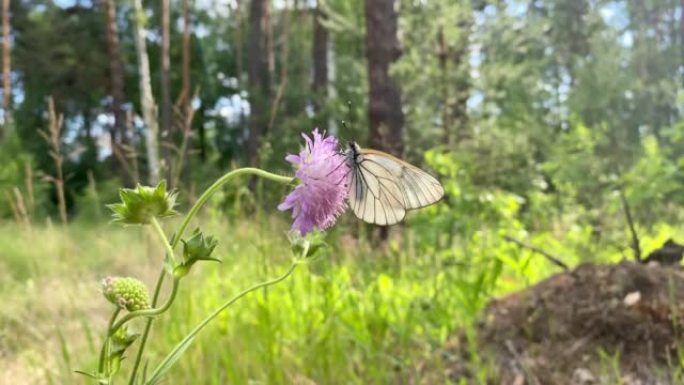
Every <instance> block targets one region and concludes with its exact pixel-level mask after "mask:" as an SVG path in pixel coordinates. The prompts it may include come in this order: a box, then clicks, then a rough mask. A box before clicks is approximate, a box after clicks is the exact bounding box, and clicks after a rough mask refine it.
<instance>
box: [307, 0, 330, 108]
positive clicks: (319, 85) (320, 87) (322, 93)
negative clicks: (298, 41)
mask: <svg viewBox="0 0 684 385" xmlns="http://www.w3.org/2000/svg"><path fill="white" fill-rule="evenodd" d="M321 1H322V0H318V2H317V4H316V9H315V10H314V12H313V82H312V85H311V88H312V90H313V93H314V102H313V105H314V108H315V111H316V113H317V114H320V113H321V107H322V106H323V104H324V102H325V99H326V97H327V96H328V95H327V87H328V30H327V29H325V27H324V26H323V20H325V12H324V11H323V9H322V8H321Z"/></svg>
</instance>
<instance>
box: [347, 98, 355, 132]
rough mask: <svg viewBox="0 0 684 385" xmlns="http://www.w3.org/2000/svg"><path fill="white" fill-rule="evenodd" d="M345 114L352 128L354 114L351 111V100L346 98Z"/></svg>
mask: <svg viewBox="0 0 684 385" xmlns="http://www.w3.org/2000/svg"><path fill="white" fill-rule="evenodd" d="M347 116H348V118H349V123H350V124H351V126H352V128H354V114H353V113H352V102H351V100H347Z"/></svg>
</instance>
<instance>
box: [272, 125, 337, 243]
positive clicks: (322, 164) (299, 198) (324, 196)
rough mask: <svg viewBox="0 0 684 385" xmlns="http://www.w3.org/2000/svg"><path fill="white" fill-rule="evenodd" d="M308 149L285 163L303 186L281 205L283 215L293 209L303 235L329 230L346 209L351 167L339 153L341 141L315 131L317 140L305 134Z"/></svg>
mask: <svg viewBox="0 0 684 385" xmlns="http://www.w3.org/2000/svg"><path fill="white" fill-rule="evenodd" d="M302 136H303V137H304V140H305V141H306V147H305V148H304V149H303V150H302V151H301V152H300V153H299V155H288V156H287V157H286V158H285V159H286V160H287V161H288V162H290V163H292V164H293V165H294V166H295V168H296V170H297V171H296V173H295V176H296V177H297V179H299V181H300V183H299V184H298V185H297V187H295V189H294V190H293V191H292V192H291V193H290V194H288V195H287V197H285V200H284V201H283V202H282V203H281V204H280V205H278V209H279V210H281V211H285V210H289V209H292V217H293V218H294V222H293V223H292V229H293V230H297V231H299V232H300V233H301V234H302V235H303V234H306V233H308V232H310V231H313V229H314V228H318V229H320V230H325V229H327V228H329V227H330V226H332V225H333V224H334V223H335V220H336V219H337V217H338V216H340V214H342V213H343V212H344V210H345V209H346V207H347V205H346V198H347V175H348V174H349V166H348V165H347V162H346V159H345V157H344V156H343V155H342V154H340V153H339V152H338V151H337V138H335V137H334V136H325V134H321V133H319V132H318V129H315V130H314V131H313V135H312V136H313V138H310V137H308V136H306V135H304V134H302Z"/></svg>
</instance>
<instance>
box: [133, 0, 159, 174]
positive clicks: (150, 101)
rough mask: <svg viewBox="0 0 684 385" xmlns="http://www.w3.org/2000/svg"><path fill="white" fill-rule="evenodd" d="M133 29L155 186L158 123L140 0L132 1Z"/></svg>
mask: <svg viewBox="0 0 684 385" xmlns="http://www.w3.org/2000/svg"><path fill="white" fill-rule="evenodd" d="M133 28H134V30H135V49H136V52H137V58H138V72H139V73H140V75H139V76H140V80H139V81H140V83H139V84H140V105H141V108H142V114H143V121H144V122H145V145H146V148H147V168H148V173H149V178H148V179H149V180H148V183H150V184H156V183H157V182H158V181H159V144H158V135H159V122H158V121H157V108H156V106H155V104H154V96H153V95H152V81H151V79H150V60H149V57H148V56H147V43H146V42H145V13H144V10H143V7H142V0H133Z"/></svg>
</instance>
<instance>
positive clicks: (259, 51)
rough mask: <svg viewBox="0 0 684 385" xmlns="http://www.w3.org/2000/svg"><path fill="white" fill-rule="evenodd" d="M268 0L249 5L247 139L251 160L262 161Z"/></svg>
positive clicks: (255, 163)
mask: <svg viewBox="0 0 684 385" xmlns="http://www.w3.org/2000/svg"><path fill="white" fill-rule="evenodd" d="M267 7H268V1H267V0H252V1H251V3H250V7H249V43H248V51H247V67H248V68H247V82H248V86H249V103H250V107H251V111H250V115H249V117H250V123H249V125H250V128H249V137H248V140H247V161H248V163H249V165H250V166H257V165H258V162H259V148H260V147H261V138H262V136H263V135H264V134H265V131H266V130H265V125H266V124H267V120H266V116H265V115H266V111H267V109H266V104H267V100H268V97H269V79H268V63H267V59H266V50H265V49H264V48H265V40H266V39H265V38H266V33H265V17H266V15H267Z"/></svg>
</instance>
